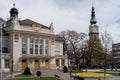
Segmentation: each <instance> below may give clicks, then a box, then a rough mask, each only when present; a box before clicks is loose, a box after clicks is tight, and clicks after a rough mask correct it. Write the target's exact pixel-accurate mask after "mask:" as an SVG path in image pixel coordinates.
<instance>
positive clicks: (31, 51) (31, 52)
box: [30, 39, 34, 54]
mask: <svg viewBox="0 0 120 80" xmlns="http://www.w3.org/2000/svg"><path fill="white" fill-rule="evenodd" d="M33 43H34V40H33V39H30V54H33Z"/></svg>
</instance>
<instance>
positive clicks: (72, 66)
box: [70, 59, 76, 80]
mask: <svg viewBox="0 0 120 80" xmlns="http://www.w3.org/2000/svg"><path fill="white" fill-rule="evenodd" d="M70 64H71V68H70V77H72V75H71V74H72V73H75V74H76V64H75V59H73V60H71V61H70ZM70 80H71V78H70Z"/></svg>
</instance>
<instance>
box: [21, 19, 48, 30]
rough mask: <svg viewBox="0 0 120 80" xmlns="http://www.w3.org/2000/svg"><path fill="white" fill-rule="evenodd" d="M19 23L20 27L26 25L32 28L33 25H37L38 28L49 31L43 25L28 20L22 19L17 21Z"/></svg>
mask: <svg viewBox="0 0 120 80" xmlns="http://www.w3.org/2000/svg"><path fill="white" fill-rule="evenodd" d="M19 22H20V25H26V26H32V25H33V24H38V25H40V26H42V28H45V29H50V28H49V27H47V26H45V25H42V24H40V23H37V22H35V21H32V20H30V19H24V20H22V21H19Z"/></svg>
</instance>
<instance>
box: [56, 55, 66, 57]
mask: <svg viewBox="0 0 120 80" xmlns="http://www.w3.org/2000/svg"><path fill="white" fill-rule="evenodd" d="M56 58H67V56H66V55H56Z"/></svg>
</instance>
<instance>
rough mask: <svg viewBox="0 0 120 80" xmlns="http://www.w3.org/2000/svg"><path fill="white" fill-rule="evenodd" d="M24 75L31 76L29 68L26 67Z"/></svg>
mask: <svg viewBox="0 0 120 80" xmlns="http://www.w3.org/2000/svg"><path fill="white" fill-rule="evenodd" d="M23 74H24V75H31V71H30V69H29V67H26V68H25V70H24V73H23Z"/></svg>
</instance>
